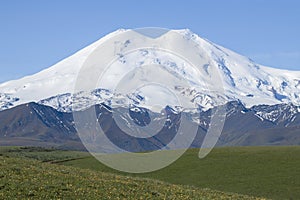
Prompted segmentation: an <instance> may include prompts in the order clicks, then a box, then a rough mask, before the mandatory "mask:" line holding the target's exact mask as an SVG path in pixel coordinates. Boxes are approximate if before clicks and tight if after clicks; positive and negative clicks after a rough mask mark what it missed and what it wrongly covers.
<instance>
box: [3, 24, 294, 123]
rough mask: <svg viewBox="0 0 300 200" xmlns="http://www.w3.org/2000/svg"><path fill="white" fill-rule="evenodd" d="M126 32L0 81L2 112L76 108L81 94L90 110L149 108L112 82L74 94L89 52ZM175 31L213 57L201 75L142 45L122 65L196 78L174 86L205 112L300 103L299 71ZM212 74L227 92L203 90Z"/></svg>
mask: <svg viewBox="0 0 300 200" xmlns="http://www.w3.org/2000/svg"><path fill="white" fill-rule="evenodd" d="M126 31H128V30H123V29H122V30H118V31H115V32H113V33H111V34H109V35H107V36H105V37H103V38H101V39H100V40H98V41H96V42H95V43H93V44H91V45H89V46H88V47H86V48H84V49H82V50H80V51H78V52H77V53H75V54H74V55H72V56H70V57H68V58H66V59H64V60H62V61H61V62H59V63H57V64H55V65H53V66H52V67H50V68H48V69H46V70H43V71H41V72H39V73H37V74H34V75H31V76H27V77H24V78H21V79H19V80H13V81H9V82H6V83H2V84H0V110H5V109H8V108H12V107H15V106H17V105H21V104H24V103H28V102H38V103H40V104H44V105H47V106H51V107H53V108H55V109H57V110H58V111H64V112H71V111H72V106H73V100H72V98H73V97H74V96H75V97H76V96H78V98H79V101H80V104H79V105H80V108H78V110H80V109H84V108H88V107H89V106H91V104H99V103H105V104H107V105H113V104H118V105H119V104H125V103H128V102H132V101H133V102H135V103H137V104H139V105H141V106H143V105H145V106H144V107H147V106H146V105H147V98H144V96H143V95H142V94H140V93H135V94H125V95H124V94H118V93H114V91H112V90H110V86H109V84H107V88H105V87H104V88H99V89H95V90H93V91H90V93H89V94H88V95H87V96H85V98H82V99H80V92H79V93H73V91H74V85H75V82H76V78H77V75H78V73H79V71H80V69H81V67H82V65H83V63H84V62H85V61H86V59H87V58H88V56H89V55H90V54H91V53H92V52H93V51H94V50H95V49H96V48H97V47H98V46H99V45H100V44H102V43H103V42H105V41H107V40H108V39H111V38H113V37H114V36H116V35H118V34H119V33H124V32H126ZM171 32H175V33H178V34H180V35H182V37H183V38H184V40H185V41H186V42H189V41H193V42H194V43H196V44H198V45H199V47H200V48H199V52H197V53H198V54H199V56H202V55H204V54H205V55H207V56H208V58H209V61H208V63H205V64H204V65H203V66H199V68H201V72H202V73H201V77H196V76H195V74H194V73H193V70H191V69H189V68H188V67H187V65H186V63H182V61H180V60H176V58H172V57H166V56H165V55H162V54H157V53H156V52H155V51H151V50H145V49H140V50H139V51H138V52H136V53H135V54H131V55H128V56H126V55H120V56H119V61H120V62H119V64H120V63H121V64H120V65H122V64H124V65H129V64H132V63H133V62H134V64H135V65H143V64H144V62H148V63H150V64H151V63H160V64H163V65H164V66H166V68H167V69H166V70H169V71H170V70H171V71H173V72H174V76H177V75H178V76H181V77H183V78H184V79H186V80H188V81H190V82H191V84H190V85H191V87H190V88H187V87H181V85H178V86H177V87H176V88H174V89H175V90H176V91H177V92H178V93H180V94H182V95H185V96H189V98H190V100H191V101H192V102H193V103H195V104H196V105H197V106H199V107H201V108H202V109H203V110H207V109H209V108H212V107H214V106H216V105H219V104H222V103H223V104H224V103H226V102H230V101H240V102H242V103H243V104H244V105H245V106H246V107H247V108H250V107H252V106H255V105H262V104H265V105H275V104H282V103H288V104H289V103H290V104H293V105H295V106H299V105H300V95H299V94H300V71H287V70H280V69H273V68H269V67H265V66H262V65H259V64H256V63H254V62H253V61H252V60H250V59H249V58H246V57H244V56H241V55H239V54H237V53H235V52H232V51H230V50H228V49H226V48H224V47H221V46H219V45H216V44H214V43H212V42H210V41H208V40H206V39H203V38H201V37H199V36H197V35H196V34H194V33H192V32H191V31H189V30H173V31H170V32H168V33H166V34H165V37H168V36H169V34H170V35H171ZM170 37H171V36H170ZM132 39H133V38H126V40H125V41H116V43H121V44H123V45H124V48H125V47H126V45H128V44H129V43H130V41H131V40H132ZM163 41H164V40H162V42H163ZM173 45H174V44H173ZM175 45H176V44H175ZM213 65H214V66H217V68H216V69H217V71H216V70H213V67H212V66H213ZM144 72H145V73H146V72H147V71H144ZM120 73H121V72H120ZM213 73H219V74H220V76H221V78H222V80H223V84H222V85H223V87H224V92H223V93H218V92H212V93H207V91H206V90H205V89H203V88H205V87H203V86H204V85H203V84H208V85H209V84H211V85H213V84H215V83H213V82H207V81H206V78H205V77H206V76H207V77H209V76H214V74H213ZM113 74H114V73H113ZM114 77H116V75H115V76H110V77H107V80H109V81H106V82H105V83H113V82H118V80H113V78H114ZM161 78H163V77H161ZM104 80H106V79H104ZM203 80H204V81H203ZM172 81H173V82H174V80H170V82H172ZM203 82H205V83H203ZM155 92H157V91H154V92H150V93H153V94H155ZM158 94H160V98H159V101H160V102H163V103H164V104H165V105H170V104H172V103H173V102H169V101H168V95H167V96H166V97H165V96H164V95H163V92H161V91H159V93H158ZM156 95H157V93H156ZM75 109H76V108H75ZM295 109H296V110H297V109H298V110H297V112H299V108H298V107H297V108H295ZM257 115H258V116H260V117H263V118H269V114H268V113H257ZM272 115H274V113H273V114H272Z"/></svg>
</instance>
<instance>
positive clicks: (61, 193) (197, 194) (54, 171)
mask: <svg viewBox="0 0 300 200" xmlns="http://www.w3.org/2000/svg"><path fill="white" fill-rule="evenodd" d="M0 150H1V151H2V152H1V153H0V160H1V162H0V199H9V200H11V199H257V198H254V197H249V196H245V195H239V194H234V193H227V192H219V191H215V190H210V189H199V188H196V187H192V186H180V185H173V184H169V183H164V182H161V181H155V180H151V179H145V178H137V177H135V178H134V177H128V176H120V175H116V174H111V173H103V172H99V171H95V170H89V169H80V168H74V167H70V166H61V165H57V164H51V163H48V162H42V161H44V158H42V159H41V160H42V161H41V160H34V159H29V158H28V156H27V155H26V154H28V155H32V154H34V151H31V150H32V149H31V150H28V149H23V150H24V152H25V153H23V154H16V152H18V148H14V149H13V151H10V150H9V149H3V148H2V149H0ZM26 151H27V152H26ZM49 152H53V151H48V150H47V151H43V152H42V151H39V152H36V154H43V155H45V154H47V153H49ZM57 153H58V152H57ZM61 153H62V154H64V153H66V154H68V153H67V152H61ZM73 153H74V152H73ZM18 156H19V157H18ZM61 156H62V155H59V156H58V157H57V158H58V159H61ZM77 156H78V155H77ZM33 157H34V156H33ZM52 158H53V157H52ZM78 158H79V157H78ZM52 161H53V160H52Z"/></svg>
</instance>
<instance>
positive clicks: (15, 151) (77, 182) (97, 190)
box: [0, 146, 300, 199]
mask: <svg viewBox="0 0 300 200" xmlns="http://www.w3.org/2000/svg"><path fill="white" fill-rule="evenodd" d="M198 151H199V150H198V149H190V150H188V151H187V152H186V153H185V154H184V155H183V156H182V157H181V158H180V159H178V160H177V161H176V162H174V163H173V164H171V165H170V166H168V167H166V168H164V169H161V170H159V171H156V172H151V173H146V174H128V173H123V172H118V171H116V170H113V169H110V168H109V167H107V166H105V165H103V164H101V163H100V162H98V161H97V160H96V159H95V158H93V157H92V156H91V155H89V153H87V152H76V151H60V150H55V149H42V148H29V147H27V148H24V147H0V159H1V162H0V168H1V169H0V170H1V172H0V199H14V198H15V199H16V198H18V197H21V198H29V199H31V198H36V199H39V198H47V199H48V198H52V199H53V198H54V199H57V198H62V199H74V198H75V199H76V198H85V199H99V198H100V197H101V198H102V199H139V198H140V199H256V198H257V199H260V198H262V199H264V198H267V199H300V147H299V146H294V147H226V148H215V149H214V150H213V151H212V152H211V153H210V154H209V155H208V156H207V157H205V158H204V159H199V158H198Z"/></svg>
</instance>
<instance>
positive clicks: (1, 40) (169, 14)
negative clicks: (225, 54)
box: [0, 0, 300, 82]
mask: <svg viewBox="0 0 300 200" xmlns="http://www.w3.org/2000/svg"><path fill="white" fill-rule="evenodd" d="M139 27H164V28H169V29H180V28H189V29H191V30H192V31H193V32H195V33H197V34H198V35H200V36H201V37H205V38H207V39H209V40H211V41H212V42H215V43H217V44H219V45H222V46H224V47H226V48H229V49H231V50H233V51H236V52H238V53H240V54H243V55H245V56H248V57H250V58H252V59H253V60H254V61H256V62H258V63H260V64H264V65H268V66H272V67H277V68H284V69H291V70H300V1H297V0H295V1H290V0H282V1H279V0H278V1H276V0H274V1H268V0H205V1H201V0H198V1H197V0H195V1H188V0H184V1H175V0H151V1H142V0H136V1H133V0H125V1H121V0H119V1H116V0H107V1H89V0H84V1H80V0H76V1H75V0H64V1H58V0H51V1H40V0H37V1H35V0H32V1H30V0H28V1H21V0H19V1H16V0H3V1H0V68H1V74H0V82H3V81H6V80H10V79H16V78H19V77H22V76H24V75H28V74H32V73H35V72H38V71H40V70H42V69H45V68H47V67H49V66H51V65H53V64H55V63H56V62H58V61H60V60H62V59H63V58H65V57H68V56H70V55H72V54H73V53H74V52H76V51H78V50H79V49H81V48H83V47H85V46H87V45H88V44H90V43H92V42H94V41H96V40H98V39H99V38H101V37H103V36H104V35H106V34H108V33H110V32H112V31H114V30H116V29H119V28H139Z"/></svg>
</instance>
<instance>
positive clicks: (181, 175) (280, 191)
mask: <svg viewBox="0 0 300 200" xmlns="http://www.w3.org/2000/svg"><path fill="white" fill-rule="evenodd" d="M197 155H198V150H197V149H191V150H189V151H187V153H186V154H185V155H184V156H182V157H181V158H180V159H179V160H177V161H176V162H175V163H174V164H172V165H170V166H169V167H167V168H164V169H162V170H159V171H156V172H153V173H147V174H141V175H134V174H131V175H130V176H139V177H146V178H151V179H158V180H162V181H165V182H169V183H173V184H181V185H191V186H196V187H200V188H211V189H215V190H220V191H226V192H235V193H240V194H246V195H250V196H257V197H267V198H271V199H300V147H299V146H297V147H232V148H216V149H214V150H213V151H212V153H211V154H209V155H208V156H207V157H206V158H204V159H202V160H200V159H199V158H198V157H197ZM61 164H63V165H67V166H74V167H79V168H86V169H92V170H95V171H101V172H110V173H117V174H123V175H128V174H124V173H119V172H117V171H114V170H112V169H110V168H108V167H106V166H104V165H102V164H100V163H99V162H98V161H97V160H95V159H94V158H93V157H85V158H83V159H79V160H72V161H67V162H62V163H61Z"/></svg>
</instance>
